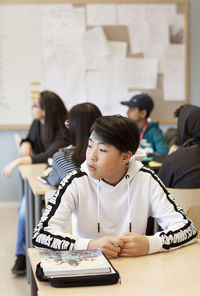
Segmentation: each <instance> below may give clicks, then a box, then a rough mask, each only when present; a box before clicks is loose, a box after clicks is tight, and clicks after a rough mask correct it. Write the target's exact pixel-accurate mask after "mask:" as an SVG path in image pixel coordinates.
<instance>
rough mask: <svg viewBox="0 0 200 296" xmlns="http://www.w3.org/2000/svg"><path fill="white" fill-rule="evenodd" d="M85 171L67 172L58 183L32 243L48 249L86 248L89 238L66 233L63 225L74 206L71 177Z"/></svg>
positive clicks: (78, 175) (76, 176) (75, 199)
mask: <svg viewBox="0 0 200 296" xmlns="http://www.w3.org/2000/svg"><path fill="white" fill-rule="evenodd" d="M84 174H85V173H83V172H81V171H79V170H77V171H73V172H71V173H70V174H68V175H67V176H66V177H65V178H64V179H63V181H62V182H61V183H60V184H59V187H58V190H57V191H56V193H55V194H54V196H53V198H52V199H51V200H50V201H49V203H48V205H47V207H46V209H45V211H44V214H43V215H42V218H41V220H40V222H39V224H38V225H37V226H36V228H35V229H34V232H33V245H34V246H36V247H40V248H47V249H50V250H72V249H75V250H76V249H87V245H88V243H89V241H90V239H83V238H77V237H76V236H74V235H72V234H69V233H66V232H65V227H66V224H67V222H69V221H70V218H71V214H72V212H73V211H74V210H75V208H76V204H77V202H78V201H77V198H78V193H77V189H76V186H73V184H72V183H73V179H74V178H78V177H82V176H83V175H84Z"/></svg>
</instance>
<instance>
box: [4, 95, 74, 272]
mask: <svg viewBox="0 0 200 296" xmlns="http://www.w3.org/2000/svg"><path fill="white" fill-rule="evenodd" d="M32 116H33V119H34V120H33V122H32V124H31V127H30V129H29V132H28V135H27V137H26V138H25V139H23V140H22V142H21V146H20V151H19V153H20V157H19V158H17V159H15V160H14V161H12V162H11V163H9V164H7V165H6V166H5V168H4V169H3V175H4V176H5V177H8V178H9V177H10V176H11V174H12V171H13V170H14V169H15V168H16V167H18V166H19V165H22V164H31V163H43V162H47V159H48V158H49V157H52V156H53V154H54V153H55V152H56V151H57V150H58V149H59V148H61V147H65V146H66V145H68V144H69V140H70V136H69V130H68V129H67V128H66V126H65V121H66V120H67V118H68V111H67V109H66V108H65V105H64V103H63V101H62V100H61V98H60V97H59V96H58V95H57V94H55V93H53V92H51V91H43V92H41V93H39V95H38V97H37V98H36V99H35V100H34V102H33V105H32ZM25 247H26V246H25V198H24V196H23V197H22V199H21V203H20V210H19V218H18V234H17V247H16V256H17V259H16V262H15V265H14V266H13V268H12V272H13V273H14V274H15V275H22V274H24V273H25V272H26V258H25V254H26V251H25Z"/></svg>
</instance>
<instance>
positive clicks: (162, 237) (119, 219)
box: [33, 158, 197, 253]
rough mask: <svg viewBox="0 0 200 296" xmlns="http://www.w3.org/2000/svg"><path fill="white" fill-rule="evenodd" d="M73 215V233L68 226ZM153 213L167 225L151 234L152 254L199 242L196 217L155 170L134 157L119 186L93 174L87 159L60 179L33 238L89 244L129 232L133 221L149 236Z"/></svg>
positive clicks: (44, 243) (60, 244) (59, 244)
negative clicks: (192, 217)
mask: <svg viewBox="0 0 200 296" xmlns="http://www.w3.org/2000/svg"><path fill="white" fill-rule="evenodd" d="M98 213H99V214H98ZM71 214H72V226H73V227H72V229H73V235H71V234H68V233H65V231H64V229H65V225H66V223H67V222H68V221H69V220H70V217H71ZM149 216H152V217H155V218H156V219H157V221H158V224H159V225H160V226H161V228H162V229H164V230H163V231H161V232H158V233H156V234H155V235H153V236H147V238H148V240H149V246H150V249H149V253H155V252H161V251H167V250H170V249H175V248H178V247H181V246H183V245H186V244H189V243H192V242H194V241H195V237H196V235H197V232H196V229H195V227H194V225H193V224H192V222H191V221H190V220H188V218H187V217H186V216H185V214H184V213H183V212H182V210H181V209H180V208H179V207H178V206H177V205H176V204H175V202H174V200H173V199H172V197H171V196H170V195H169V193H168V192H167V190H166V188H165V187H164V185H163V184H162V182H161V181H160V180H159V178H158V177H157V175H156V174H155V173H154V172H153V171H151V170H150V169H148V168H145V167H144V166H143V164H142V163H141V162H139V161H136V160H135V159H134V158H132V159H131V161H130V164H129V169H128V171H127V173H126V175H125V176H124V178H123V179H122V180H121V181H120V182H119V183H118V184H117V185H115V186H112V185H109V184H107V183H105V182H104V181H103V180H96V179H93V178H91V177H90V176H89V175H88V170H87V165H86V162H84V163H83V165H82V166H81V170H78V171H77V170H75V171H72V172H71V173H70V174H69V175H67V176H66V177H65V178H64V179H63V181H62V182H61V183H60V185H59V188H58V191H57V192H56V193H55V195H54V197H53V198H52V199H51V200H50V202H49V204H48V207H47V209H46V210H45V212H44V214H43V216H42V218H41V221H40V223H39V224H38V226H37V227H36V228H35V231H34V237H33V243H34V245H35V246H38V247H43V248H50V249H86V248H87V245H88V243H89V241H90V240H91V239H97V238H100V237H102V236H107V235H113V236H121V235H123V233H125V232H129V225H130V222H131V226H132V232H136V233H140V234H143V235H145V232H146V226H147V220H148V217H149ZM98 222H99V223H100V232H98Z"/></svg>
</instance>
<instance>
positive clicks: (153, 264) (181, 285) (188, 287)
mask: <svg viewBox="0 0 200 296" xmlns="http://www.w3.org/2000/svg"><path fill="white" fill-rule="evenodd" d="M28 255H29V259H30V262H31V267H32V270H33V273H34V274H35V269H36V265H37V263H38V262H39V255H38V250H37V249H28ZM199 258H200V240H197V242H196V243H194V244H192V245H189V246H185V247H182V248H180V249H177V250H174V251H170V252H163V253H157V254H153V255H147V256H141V257H135V258H117V259H113V260H111V262H112V264H113V265H114V267H115V268H116V269H117V270H118V271H119V273H120V277H121V284H120V283H118V284H116V285H111V286H96V287H77V288H54V287H51V286H50V284H49V283H48V282H40V281H38V280H37V279H36V278H35V277H34V279H35V282H34V285H32V286H31V289H32V295H33V296H35V295H38V296H47V295H48V296H63V295H69V296H71V295H73V296H80V295H81V296H90V295H91V296H94V295H95V296H102V295H103V296H132V295H134V296H147V295H148V296H186V295H187V296H188V295H199V292H200V263H199V262H200V260H199ZM37 290H38V291H37Z"/></svg>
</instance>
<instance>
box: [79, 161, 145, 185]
mask: <svg viewBox="0 0 200 296" xmlns="http://www.w3.org/2000/svg"><path fill="white" fill-rule="evenodd" d="M141 167H143V164H142V163H141V162H140V161H137V160H136V159H135V157H134V156H133V157H132V158H131V159H130V161H129V167H128V170H127V172H126V174H125V175H124V177H123V178H122V180H121V181H120V182H119V183H118V184H117V185H115V186H113V185H110V184H108V183H106V182H104V181H103V180H101V184H104V186H106V187H108V188H110V187H112V188H113V187H118V186H123V185H126V186H127V177H126V176H127V175H128V179H129V182H130V181H131V180H132V179H133V178H134V177H135V175H136V174H137V172H138V171H139V170H140V169H141ZM81 170H82V171H83V172H85V173H86V174H87V175H88V177H89V178H90V179H92V180H93V181H94V182H98V183H99V180H97V179H94V178H92V177H90V175H89V171H88V167H87V163H86V160H85V161H84V162H83V163H82V165H81Z"/></svg>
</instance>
